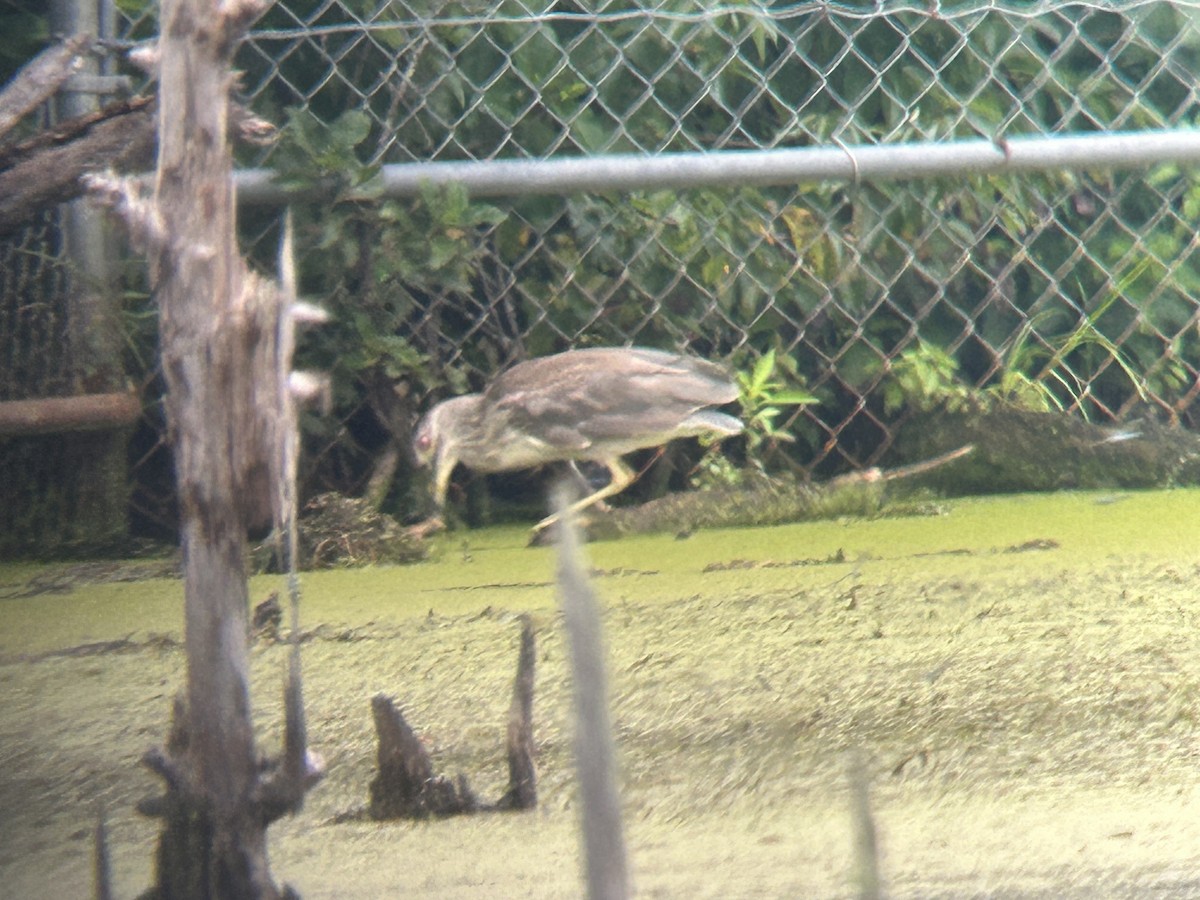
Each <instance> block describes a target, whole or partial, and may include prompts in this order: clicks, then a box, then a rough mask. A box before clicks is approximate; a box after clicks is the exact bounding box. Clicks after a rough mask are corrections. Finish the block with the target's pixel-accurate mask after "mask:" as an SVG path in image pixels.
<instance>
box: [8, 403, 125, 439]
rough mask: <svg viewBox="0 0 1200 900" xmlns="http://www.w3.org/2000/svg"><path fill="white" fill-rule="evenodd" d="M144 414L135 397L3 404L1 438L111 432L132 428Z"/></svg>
mask: <svg viewBox="0 0 1200 900" xmlns="http://www.w3.org/2000/svg"><path fill="white" fill-rule="evenodd" d="M141 414H142V403H141V400H140V399H139V398H138V396H137V395H136V394H131V393H119V394H81V395H79V396H75V397H44V398H41V399H36V400H7V401H4V402H3V403H0V437H17V436H22V437H29V436H31V435H39V434H63V433H65V432H71V431H109V430H113V429H117V428H125V427H128V426H130V425H132V424H133V423H134V422H136V421H137V420H138V418H139V417H140V416H141Z"/></svg>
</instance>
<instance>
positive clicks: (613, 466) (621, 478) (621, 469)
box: [533, 456, 637, 534]
mask: <svg viewBox="0 0 1200 900" xmlns="http://www.w3.org/2000/svg"><path fill="white" fill-rule="evenodd" d="M596 462H598V463H600V464H601V465H602V466H604V467H605V468H606V469H608V472H609V480H608V484H606V485H605V486H604V487H602V488H600V490H598V491H596V492H595V493H594V494H589V495H588V496H586V497H584V498H583V499H582V500H576V501H575V502H574V503H572V504H571V505H570V506H568V507H567V509H566V512H567V513H568V514H569V515H572V516H573V515H575V514H576V513H577V512H580V511H581V510H584V509H587V508H588V507H589V506H594V505H595V504H597V503H599V502H600V501H601V500H604V499H605V498H606V497H611V496H613V495H614V494H619V493H621V491H623V490H625V488H627V487H629V486H630V485H631V484H633V483H634V482H635V481H637V473H636V472H634V471H633V469H631V468H629V466H627V465H625V463H624V462H623V461H622V460H621V458H620V457H619V456H618V457H615V458H613V459H598V460H596ZM557 521H558V513H555V514H554V515H552V516H546V518H544V519H542V521H540V522H538V523H537V524H536V525H534V526H533V530H534V533H535V534H536V533H538V532H541V531H545V530H546V529H547V528H549V527H550V526H551V525H553V524H554V523H555V522H557Z"/></svg>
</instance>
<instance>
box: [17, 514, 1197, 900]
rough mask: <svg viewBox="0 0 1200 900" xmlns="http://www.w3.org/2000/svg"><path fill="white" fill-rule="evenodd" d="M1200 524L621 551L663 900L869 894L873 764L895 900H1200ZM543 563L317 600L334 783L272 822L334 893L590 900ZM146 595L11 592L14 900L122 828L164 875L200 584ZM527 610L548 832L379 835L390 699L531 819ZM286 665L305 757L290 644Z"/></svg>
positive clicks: (1184, 521) (844, 529) (650, 843)
mask: <svg viewBox="0 0 1200 900" xmlns="http://www.w3.org/2000/svg"><path fill="white" fill-rule="evenodd" d="M1198 523H1200V492H1197V491H1173V492H1151V493H1136V494H1094V493H1090V494H1064V495H1053V496H1050V495H1045V496H1010V497H1004V498H987V499H976V500H962V501H954V502H946V503H944V504H943V505H942V507H941V514H940V515H931V516H924V517H912V518H892V519H878V520H870V521H867V520H845V521H838V522H825V523H806V524H796V525H790V526H782V527H775V528H764V529H740V530H726V531H706V532H699V533H696V534H694V535H692V536H691V537H690V538H688V539H686V540H676V539H675V537H673V536H671V535H663V536H654V537H644V538H638V539H628V540H623V541H616V542H609V543H597V544H593V545H591V546H590V547H589V548H588V553H589V556H590V560H591V564H592V566H593V567H594V569H595V570H596V571H595V584H596V588H597V591H598V593H599V595H600V598H601V601H602V603H603V605H604V607H605V609H606V613H605V628H606V638H607V642H608V655H609V659H610V664H611V672H612V690H613V698H612V701H613V716H614V721H615V724H616V730H617V735H616V736H617V743H618V748H619V753H620V759H621V777H622V783H623V786H624V804H625V820H626V823H627V827H628V844H629V848H630V853H631V859H632V870H633V873H634V882H635V886H636V888H637V890H638V893H639V894H641V895H642V896H648V897H681V898H683V897H686V898H693V897H722V898H725V897H735V898H736V897H798V896H813V897H838V896H851V895H852V894H853V886H852V885H851V884H850V881H849V872H850V870H851V838H850V835H851V825H850V821H849V791H848V788H847V786H846V783H845V777H844V772H845V768H846V758H847V751H849V750H856V751H858V752H860V753H861V754H862V756H863V757H864V758H865V760H866V765H867V771H868V773H869V776H870V779H871V794H872V802H873V806H874V810H875V816H876V824H877V826H878V829H879V835H880V845H881V848H882V860H881V861H882V873H883V879H884V884H885V889H886V892H887V894H888V895H889V896H895V897H914V898H925V897H963V896H998V897H1061V896H1074V897H1093V896H1108V897H1190V896H1200V629H1197V627H1196V626H1197V617H1198V616H1200V609H1198V602H1200V539H1198V537H1197V531H1198V528H1197V526H1198ZM525 542H526V533H525V532H524V531H523V530H521V529H516V528H508V529H495V530H487V531H479V532H457V533H455V534H451V535H446V536H443V537H442V538H440V542H439V543H438V544H437V545H436V547H435V552H434V554H433V558H432V559H431V560H429V561H428V562H425V563H421V564H418V565H414V566H407V567H396V568H374V569H359V570H354V571H333V572H321V573H312V574H308V575H306V576H305V577H304V582H303V586H304V602H303V607H302V611H301V617H302V625H303V629H304V630H305V632H306V633H308V634H309V639H308V640H307V641H306V642H305V643H304V646H303V665H304V671H305V692H306V698H307V707H308V716H309V737H310V741H311V744H312V747H313V749H314V750H316V751H317V752H319V753H320V754H321V755H322V756H323V757H324V758H325V760H326V762H327V764H328V772H329V774H328V777H327V778H326V780H325V781H324V782H322V783H321V784H320V785H319V786H318V787H317V788H316V789H315V790H314V791H313V792H312V793H311V794H310V795H309V799H308V802H307V805H306V807H305V808H304V810H303V811H302V812H301V813H300V814H298V815H296V816H295V817H293V818H291V819H287V820H284V821H282V822H280V823H277V824H276V825H275V826H273V827H272V829H271V838H272V865H273V870H274V873H275V875H276V877H277V878H278V879H280V880H281V881H286V882H288V883H290V884H291V885H293V886H294V887H296V888H297V889H298V890H299V891H300V893H301V894H302V895H303V896H304V897H306V898H310V900H311V898H340V897H393V896H394V897H400V896H406V897H412V896H418V897H438V898H442V897H572V896H579V895H580V877H579V861H578V847H577V835H576V815H577V810H576V807H575V793H574V788H573V784H572V776H571V754H570V733H571V732H570V719H569V697H570V691H569V685H568V683H567V678H566V666H565V660H564V657H563V645H562V640H561V635H560V622H559V617H558V615H557V613H556V609H555V604H556V598H555V592H554V587H553V573H554V557H553V551H552V550H548V549H528V548H526V547H525ZM131 565H141V564H131ZM152 569H153V567H147V571H151V570H152ZM129 574H130V570H129V569H128V568H120V567H118V568H117V569H116V570H115V571H114V568H113V567H104V566H95V565H93V566H76V567H73V566H70V565H63V566H58V567H31V566H21V567H15V566H10V567H0V896H12V897H21V898H26V897H28V898H39V897H61V896H67V897H80V896H87V895H88V894H89V892H90V889H91V887H90V884H91V867H92V861H91V840H92V827H93V823H94V820H95V816H96V814H97V811H98V810H99V809H100V808H103V809H104V810H105V812H106V816H107V819H108V822H109V829H110V833H109V844H110V850H111V852H112V858H113V872H114V876H115V887H116V893H117V896H119V897H133V896H135V895H136V894H137V893H138V892H139V891H140V890H141V889H143V888H145V887H146V886H148V884H149V883H150V880H151V871H150V867H151V860H152V854H153V847H154V838H155V833H156V826H155V823H153V822H151V821H148V820H145V819H142V818H140V817H139V816H138V815H137V814H136V813H135V812H134V811H133V806H134V804H135V803H136V802H137V801H138V800H139V799H140V798H141V797H143V796H146V795H148V794H151V793H153V792H155V791H156V790H157V789H158V784H157V783H156V781H155V780H154V779H153V778H152V777H151V776H150V775H149V774H147V773H146V772H144V771H143V770H142V769H141V768H140V767H139V765H138V758H139V756H140V755H141V754H142V753H143V751H145V750H146V749H147V748H148V747H150V746H152V745H153V744H155V743H157V742H158V741H160V740H161V739H162V737H163V735H164V733H165V729H166V723H167V716H168V714H169V710H170V703H171V698H172V696H173V694H174V692H175V691H176V690H177V689H178V688H179V687H180V686H181V685H182V679H183V662H184V661H183V655H182V650H181V649H180V647H179V640H180V637H181V635H180V623H181V621H182V610H181V602H182V601H181V597H182V590H181V585H180V583H179V582H177V581H175V580H169V579H153V580H141V581H132V582H131V581H117V580H114V579H115V578H117V577H128V576H129ZM281 588H282V585H281V583H280V579H276V578H267V577H264V578H256V579H254V580H253V581H252V583H251V596H252V599H253V600H254V601H255V602H257V601H259V600H261V599H263V598H265V597H266V596H267V595H268V594H269V593H270V592H271V591H273V590H280V589H281ZM525 612H528V613H531V614H532V616H533V619H534V621H535V623H536V625H537V628H538V641H539V650H538V673H537V694H536V698H535V720H536V738H537V742H538V748H539V758H538V764H539V769H540V799H541V805H540V808H539V809H538V810H537V811H536V812H533V813H526V814H505V815H499V814H497V815H485V816H479V817H474V818H467V819H453V820H445V821H435V822H425V823H418V824H413V823H390V824H378V823H372V822H369V821H365V820H363V819H362V818H360V817H358V816H357V815H355V813H356V811H357V810H359V809H360V808H361V807H362V806H363V805H364V804H365V803H366V800H367V784H368V782H369V780H370V778H371V775H372V769H373V764H374V732H373V726H372V721H371V712H370V706H369V701H370V698H371V696H373V695H374V694H376V693H379V692H384V693H387V694H390V695H392V696H393V697H395V698H396V700H397V702H398V704H399V705H400V706H401V707H402V708H403V709H404V711H405V713H406V715H407V716H408V718H409V720H410V722H412V724H413V725H414V727H416V728H417V729H418V731H420V733H421V734H422V737H423V739H424V740H425V741H426V743H427V745H428V746H429V747H430V749H431V750H432V752H433V754H434V758H435V761H436V764H437V765H438V766H439V767H440V768H441V769H442V771H444V772H446V773H448V774H455V773H458V772H463V773H465V774H466V775H467V776H468V777H469V778H470V780H471V783H472V785H473V787H474V788H475V789H476V791H478V792H479V793H480V794H481V795H482V796H483V797H484V798H485V799H495V798H496V797H498V796H499V794H500V793H501V792H502V791H503V789H504V787H505V783H506V779H507V770H506V768H505V762H504V754H503V741H504V733H505V730H504V729H505V717H506V713H507V708H508V703H509V696H510V691H511V685H512V679H513V675H514V671H515V665H516V647H517V637H518V616H519V614H521V613H525ZM252 656H253V667H254V668H253V671H254V686H253V691H254V694H253V696H254V704H255V709H256V716H257V720H258V722H259V725H260V736H261V743H262V746H263V748H264V749H265V750H268V751H273V750H274V749H276V748H277V747H278V743H279V740H280V730H281V729H280V719H281V712H280V699H281V695H282V677H283V672H284V666H285V649H284V648H283V647H282V646H280V645H278V644H274V643H272V642H270V641H263V640H260V641H258V642H256V643H255V645H254V648H253V651H252Z"/></svg>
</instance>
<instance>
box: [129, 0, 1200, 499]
mask: <svg viewBox="0 0 1200 900" xmlns="http://www.w3.org/2000/svg"><path fill="white" fill-rule="evenodd" d="M126 6H128V5H126ZM123 8H124V7H123ZM131 8H132V7H131ZM156 27H157V26H156V24H155V23H154V22H153V20H152V18H150V16H149V14H148V13H145V12H141V13H127V14H126V18H125V19H124V22H123V32H122V33H123V34H124V35H125V38H126V39H127V40H128V41H133V40H137V39H140V38H145V37H150V36H152V35H153V33H154V31H155V29H156ZM238 62H239V66H240V68H241V69H242V71H243V76H242V81H241V87H240V95H241V100H242V102H244V103H245V104H246V105H247V106H249V107H251V108H252V109H253V110H254V111H255V112H256V113H258V114H259V115H261V116H264V117H265V118H268V119H270V120H272V121H275V122H278V123H280V124H284V123H287V127H286V128H285V133H284V138H283V140H282V141H281V142H280V143H279V144H278V145H276V146H275V147H273V148H269V149H256V148H249V149H243V150H242V151H241V153H242V157H241V161H242V163H243V164H244V165H247V166H257V165H266V166H270V167H274V168H277V169H278V170H280V171H281V172H283V173H284V174H285V175H286V176H288V177H291V178H292V179H293V183H295V184H303V185H306V186H307V188H308V189H309V191H310V193H308V194H301V195H299V199H298V200H297V208H298V216H299V220H300V223H301V227H300V231H299V234H300V236H301V240H302V241H303V242H305V243H306V248H305V253H304V258H305V260H306V263H307V268H306V270H305V272H304V273H303V274H304V278H305V283H306V285H307V289H308V293H310V294H313V295H316V296H317V297H318V298H320V299H322V300H324V301H325V302H327V303H328V304H329V305H331V306H332V307H333V308H334V310H335V312H336V313H337V318H338V323H339V324H338V325H336V326H335V327H334V328H332V329H329V330H328V333H326V334H325V335H324V336H322V337H317V338H314V340H315V341H316V343H314V344H313V345H312V346H310V348H309V350H308V353H309V358H310V361H312V362H313V363H314V364H316V365H322V366H325V367H328V368H332V369H333V370H334V371H335V374H338V375H339V393H338V408H339V415H340V418H339V420H338V422H337V424H336V425H335V426H331V427H329V426H327V427H326V428H325V430H324V431H321V430H320V428H319V426H318V431H317V432H316V434H317V438H318V440H317V442H316V444H314V446H315V447H317V453H316V459H315V462H314V465H315V466H316V468H317V469H318V470H319V471H323V472H324V475H323V476H322V477H325V478H327V479H330V480H333V481H339V482H340V483H341V484H342V485H343V486H347V485H348V486H350V487H354V486H355V485H357V486H361V484H362V483H363V481H364V479H365V478H366V475H367V471H368V469H369V457H370V452H371V449H372V441H373V440H376V441H377V440H378V437H377V436H376V438H372V437H371V433H370V431H371V429H370V428H369V427H364V426H363V422H364V421H365V420H370V419H372V418H374V419H379V418H380V417H381V416H380V411H379V410H378V408H377V407H376V406H373V405H372V403H371V396H372V382H373V379H374V378H375V376H376V375H377V374H378V373H380V372H382V373H384V375H386V376H387V377H388V378H390V379H392V380H393V381H394V382H395V381H403V382H405V383H407V384H408V385H409V386H410V387H412V388H414V389H415V390H414V391H413V393H411V394H410V398H409V401H410V402H411V403H412V404H413V405H414V406H417V405H420V404H421V402H422V401H423V399H424V397H425V395H426V394H427V393H429V392H442V393H444V392H445V391H447V390H448V389H449V388H450V387H453V388H455V389H462V388H463V387H465V386H467V385H478V384H480V383H482V381H483V380H484V379H485V378H486V377H487V376H488V375H489V374H491V373H493V372H494V371H495V370H496V368H498V367H500V366H503V365H505V364H507V363H509V362H511V361H512V360H514V359H517V358H521V357H524V356H529V355H537V354H540V353H545V352H550V351H552V350H555V349H562V348H564V347H566V346H568V345H578V344H596V343H605V344H607V343H617V344H623V343H637V344H647V345H658V346H675V347H687V348H689V349H691V350H693V351H694V352H698V353H702V354H704V355H708V356H712V357H720V358H728V359H730V360H731V361H732V363H733V364H734V365H735V367H737V368H738V369H739V370H741V371H746V370H748V369H749V368H750V367H751V366H752V365H753V362H754V360H756V359H758V358H761V357H762V355H763V354H766V353H767V352H768V351H771V350H774V351H775V354H776V359H777V360H778V361H779V364H778V371H777V378H778V379H779V380H780V381H781V382H782V383H783V384H786V385H787V386H789V387H798V386H803V387H805V388H807V389H808V390H809V391H811V392H812V393H814V394H815V395H816V397H817V398H818V400H819V402H818V403H816V404H813V405H810V406H807V407H805V408H803V409H802V410H799V409H798V410H789V412H788V413H787V414H786V417H785V419H781V420H779V424H780V425H783V426H786V427H787V428H788V429H790V430H791V431H792V432H793V433H794V434H795V435H796V437H797V438H798V441H797V442H796V443H795V444H794V445H792V446H790V447H788V448H787V452H786V453H781V454H779V456H778V457H777V460H776V461H777V462H779V463H782V464H787V465H790V466H792V467H794V468H796V469H797V470H799V471H801V472H804V473H813V472H828V471H833V470H837V469H841V468H845V467H848V466H849V467H854V466H861V465H864V464H869V463H873V462H876V461H878V460H880V459H881V458H883V457H885V456H886V454H887V452H888V450H889V448H890V447H891V446H892V444H893V441H894V439H895V437H896V434H897V431H898V429H899V427H900V426H901V425H902V424H903V421H904V418H903V417H904V415H905V413H904V412H903V407H902V405H901V404H898V403H895V402H893V400H894V396H892V395H890V394H889V392H890V391H894V390H895V388H894V385H895V384H896V383H897V375H898V373H902V372H903V371H905V370H906V368H907V370H908V371H910V372H914V371H915V372H917V373H918V375H921V374H922V373H924V374H928V373H930V372H932V373H935V374H936V373H939V372H940V373H941V374H942V375H947V374H951V375H953V376H954V377H957V378H958V379H959V380H960V381H961V383H962V384H964V385H966V386H968V387H969V388H970V389H978V390H984V389H991V390H992V391H995V392H1003V393H1007V394H1009V395H1015V396H1019V397H1021V398H1022V399H1024V400H1025V401H1027V402H1033V403H1035V404H1041V405H1045V406H1047V407H1050V408H1054V407H1059V408H1064V409H1068V410H1073V411H1077V412H1079V413H1080V414H1083V415H1086V416H1089V417H1091V418H1094V419H1096V420H1098V421H1114V420H1121V419H1124V418H1128V417H1130V416H1132V415H1134V414H1138V415H1140V414H1145V413H1147V412H1148V411H1149V412H1150V413H1152V414H1155V415H1158V416H1161V417H1162V418H1165V419H1168V420H1170V421H1174V422H1182V423H1183V424H1186V425H1191V426H1195V425H1196V424H1197V407H1196V405H1195V399H1196V395H1197V392H1198V387H1197V374H1198V372H1200V328H1198V324H1200V307H1198V305H1197V301H1196V299H1195V298H1196V297H1197V296H1198V295H1200V291H1198V290H1197V288H1198V287H1200V256H1198V252H1197V236H1196V231H1197V229H1196V227H1195V225H1196V219H1197V212H1198V211H1200V185H1198V184H1197V180H1196V177H1195V173H1193V172H1191V171H1188V170H1187V169H1186V168H1185V167H1182V166H1179V165H1173V164H1163V165H1159V166H1155V167H1153V168H1151V169H1148V170H1141V171H1104V170H1091V169H1089V168H1088V166H1087V165H1086V162H1085V163H1084V164H1083V165H1080V166H1079V167H1077V168H1074V169H1070V170H1063V171H1052V172H1046V173H1042V174H1020V175H1005V176H993V175H987V176H984V175H978V176H972V177H967V178H962V177H956V178H938V179H925V180H917V181H903V182H902V181H893V182H872V183H867V182H862V183H848V184H847V183H811V184H799V185H790V186H782V187H755V186H749V185H737V184H730V185H728V186H726V187H721V188H711V189H692V190H686V191H668V190H645V191H639V192H636V193H632V194H630V193H615V192H614V193H591V194H573V195H570V196H559V197H540V196H517V197H511V198H502V199H499V200H497V199H490V200H488V201H487V202H486V203H482V202H469V201H467V200H465V199H464V198H462V197H460V196H458V195H457V194H455V192H453V191H450V192H433V191H429V192H427V193H426V194H425V195H424V196H423V197H421V198H416V199H412V200H392V201H383V200H380V201H378V202H375V203H362V202H353V203H352V202H350V201H349V200H347V199H346V195H345V194H344V193H343V194H338V193H336V192H335V193H333V194H329V193H324V194H315V193H312V191H315V187H314V185H315V184H316V180H317V176H318V175H330V174H339V175H340V176H341V177H342V185H343V187H346V186H347V185H353V186H358V187H362V186H363V185H366V186H367V187H368V188H369V185H370V183H371V182H370V178H371V176H372V175H373V174H374V171H375V170H374V168H373V167H375V166H378V165H381V164H385V163H405V162H415V161H439V160H494V159H504V158H523V159H524V158H535V159H541V158H556V157H563V156H584V157H586V156H590V155H595V154H602V153H604V154H607V153H627V154H658V153H662V152H668V151H703V152H707V153H713V152H719V151H730V150H750V149H770V148H781V147H803V146H831V145H832V146H844V147H846V148H847V150H848V152H852V148H853V147H855V146H859V145H874V144H883V145H886V144H900V143H910V142H914V141H946V140H952V139H960V138H979V137H984V138H988V139H994V140H996V141H998V142H1002V141H1003V140H1004V139H1005V138H1011V137H1015V136H1024V135H1049V136H1053V135H1060V134H1067V133H1079V132H1108V131H1127V130H1145V129H1190V128H1192V127H1193V126H1194V125H1195V123H1196V120H1197V115H1198V113H1200V98H1198V96H1197V80H1196V78H1195V76H1194V73H1195V72H1197V71H1200V5H1197V4H1195V3H1186V2H1172V3H1166V2H1119V3H1118V2H1104V3H1099V2H1097V3H1058V2H1053V3H1051V2H1033V3H1016V2H1012V3H1002V2H961V3H952V2H946V3H937V2H933V3H895V2H871V3H836V4H835V3H794V4H784V5H780V4H770V5H763V4H759V3H749V2H727V3H709V2H696V0H666V2H661V3H656V4H654V7H653V8H652V9H634V8H630V7H629V5H628V4H627V3H625V2H590V3H583V2H559V0H542V2H533V0H529V2H518V0H453V2H451V0H445V2H434V3H417V2H411V3H410V2H404V0H388V2H383V0H306V2H285V3H281V4H276V5H275V6H273V7H272V8H271V9H270V11H269V12H268V13H267V14H266V15H265V16H264V17H263V19H262V20H261V21H260V22H259V23H258V25H257V26H256V28H255V30H254V32H253V34H252V35H251V37H250V39H249V40H248V41H247V42H246V43H245V45H244V47H243V48H242V50H241V53H240V55H239V60H238ZM306 178H311V181H306ZM306 204H307V207H306ZM276 218H277V215H276V214H275V213H274V212H270V211H255V210H250V211H248V212H247V214H246V216H245V223H244V227H245V228H246V235H245V239H246V242H247V245H248V246H249V247H250V248H252V249H253V250H257V251H260V252H261V253H262V254H263V255H264V256H266V255H267V254H269V253H271V252H273V251H272V250H271V249H270V248H271V246H272V244H273V242H274V240H275V230H274V225H273V224H272V223H273V222H274V221H275V219H276ZM348 348H354V349H353V351H352V352H351V350H349V349H348ZM322 466H325V468H324V469H323V470H322V469H321V467H322Z"/></svg>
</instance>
